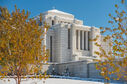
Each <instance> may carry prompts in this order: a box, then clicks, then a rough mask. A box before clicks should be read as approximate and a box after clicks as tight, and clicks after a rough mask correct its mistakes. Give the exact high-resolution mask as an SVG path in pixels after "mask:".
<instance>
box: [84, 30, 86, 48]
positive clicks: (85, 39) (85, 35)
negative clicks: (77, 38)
mask: <svg viewBox="0 0 127 84" xmlns="http://www.w3.org/2000/svg"><path fill="white" fill-rule="evenodd" d="M84 50H86V31H85V32H84Z"/></svg>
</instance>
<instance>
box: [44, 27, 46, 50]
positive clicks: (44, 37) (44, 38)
mask: <svg viewBox="0 0 127 84" xmlns="http://www.w3.org/2000/svg"><path fill="white" fill-rule="evenodd" d="M44 32H45V35H44V45H45V46H46V28H44ZM45 48H46V47H45Z"/></svg>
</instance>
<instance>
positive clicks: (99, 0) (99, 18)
mask: <svg viewBox="0 0 127 84" xmlns="http://www.w3.org/2000/svg"><path fill="white" fill-rule="evenodd" d="M116 3H120V2H119V0H0V6H3V7H7V8H8V9H9V11H10V12H11V11H13V10H14V5H15V4H16V5H17V7H18V8H20V9H25V10H28V11H29V12H31V15H30V17H33V16H36V15H39V14H40V13H42V12H44V11H47V10H51V9H52V8H53V7H55V8H56V9H58V10H60V11H64V12H68V13H71V14H73V15H75V18H77V19H81V20H83V21H84V25H88V26H96V27H101V26H102V27H106V26H110V25H109V24H108V20H109V19H110V18H109V17H108V14H109V13H114V9H115V7H114V5H115V4H116Z"/></svg>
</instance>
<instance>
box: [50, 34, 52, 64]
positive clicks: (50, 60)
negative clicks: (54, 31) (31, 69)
mask: <svg viewBox="0 0 127 84" xmlns="http://www.w3.org/2000/svg"><path fill="white" fill-rule="evenodd" d="M50 62H52V36H50Z"/></svg>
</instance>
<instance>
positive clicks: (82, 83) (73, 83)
mask: <svg viewBox="0 0 127 84" xmlns="http://www.w3.org/2000/svg"><path fill="white" fill-rule="evenodd" d="M43 82H44V79H42V80H39V79H23V80H22V82H21V84H104V83H103V82H97V81H89V80H87V79H85V80H75V79H62V78H48V79H46V80H45V83H43ZM0 84H16V83H15V80H14V79H10V81H8V79H3V80H0ZM110 84H120V83H110ZM121 84H122V83H121Z"/></svg>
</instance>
